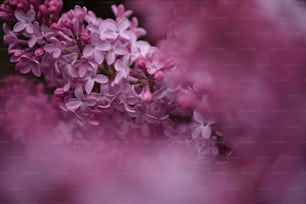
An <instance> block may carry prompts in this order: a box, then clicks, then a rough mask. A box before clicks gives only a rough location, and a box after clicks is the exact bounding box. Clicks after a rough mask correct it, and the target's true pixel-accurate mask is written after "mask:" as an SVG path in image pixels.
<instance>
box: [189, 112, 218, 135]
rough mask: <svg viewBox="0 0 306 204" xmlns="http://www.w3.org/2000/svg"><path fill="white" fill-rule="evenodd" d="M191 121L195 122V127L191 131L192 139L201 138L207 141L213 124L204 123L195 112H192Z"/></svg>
mask: <svg viewBox="0 0 306 204" xmlns="http://www.w3.org/2000/svg"><path fill="white" fill-rule="evenodd" d="M193 120H194V122H195V127H194V128H193V130H192V138H193V139H198V138H200V137H203V138H205V139H208V138H209V137H210V136H211V133H212V130H211V126H210V125H212V124H213V123H214V122H211V121H210V122H205V120H204V118H203V117H202V116H201V115H200V113H198V112H197V111H194V112H193Z"/></svg>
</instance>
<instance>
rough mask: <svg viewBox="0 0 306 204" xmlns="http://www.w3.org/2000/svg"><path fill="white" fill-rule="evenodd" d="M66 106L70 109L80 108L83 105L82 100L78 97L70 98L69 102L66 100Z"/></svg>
mask: <svg viewBox="0 0 306 204" xmlns="http://www.w3.org/2000/svg"><path fill="white" fill-rule="evenodd" d="M65 105H66V107H67V108H68V109H69V110H72V111H74V110H76V109H78V108H79V107H80V106H81V105H82V101H80V100H79V99H76V98H71V99H69V100H68V101H67V102H66V104H65Z"/></svg>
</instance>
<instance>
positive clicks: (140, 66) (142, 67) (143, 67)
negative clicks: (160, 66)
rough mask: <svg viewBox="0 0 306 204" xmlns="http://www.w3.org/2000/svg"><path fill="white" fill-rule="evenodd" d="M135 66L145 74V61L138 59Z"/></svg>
mask: <svg viewBox="0 0 306 204" xmlns="http://www.w3.org/2000/svg"><path fill="white" fill-rule="evenodd" d="M136 65H137V67H138V68H139V69H142V70H143V71H145V72H146V61H145V59H143V58H140V59H138V60H137V62H136Z"/></svg>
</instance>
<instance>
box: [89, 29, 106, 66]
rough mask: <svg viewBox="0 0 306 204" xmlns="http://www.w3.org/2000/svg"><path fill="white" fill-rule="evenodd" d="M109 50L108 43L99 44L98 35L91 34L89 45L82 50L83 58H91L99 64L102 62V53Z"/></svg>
mask: <svg viewBox="0 0 306 204" xmlns="http://www.w3.org/2000/svg"><path fill="white" fill-rule="evenodd" d="M110 49H111V45H110V43H106V42H101V41H100V39H99V35H98V34H96V33H93V34H92V35H91V36H90V40H89V44H88V45H86V46H85V48H84V50H83V56H84V57H87V58H93V59H94V60H95V62H96V63H97V64H101V63H102V62H103V60H104V54H103V51H108V50H110Z"/></svg>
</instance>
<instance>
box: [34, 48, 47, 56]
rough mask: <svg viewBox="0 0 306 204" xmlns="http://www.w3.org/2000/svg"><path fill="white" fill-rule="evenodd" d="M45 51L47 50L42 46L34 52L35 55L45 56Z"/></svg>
mask: <svg viewBox="0 0 306 204" xmlns="http://www.w3.org/2000/svg"><path fill="white" fill-rule="evenodd" d="M44 53H45V51H44V50H43V49H42V48H37V49H36V50H35V51H34V54H35V56H37V57H40V56H43V55H44Z"/></svg>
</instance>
